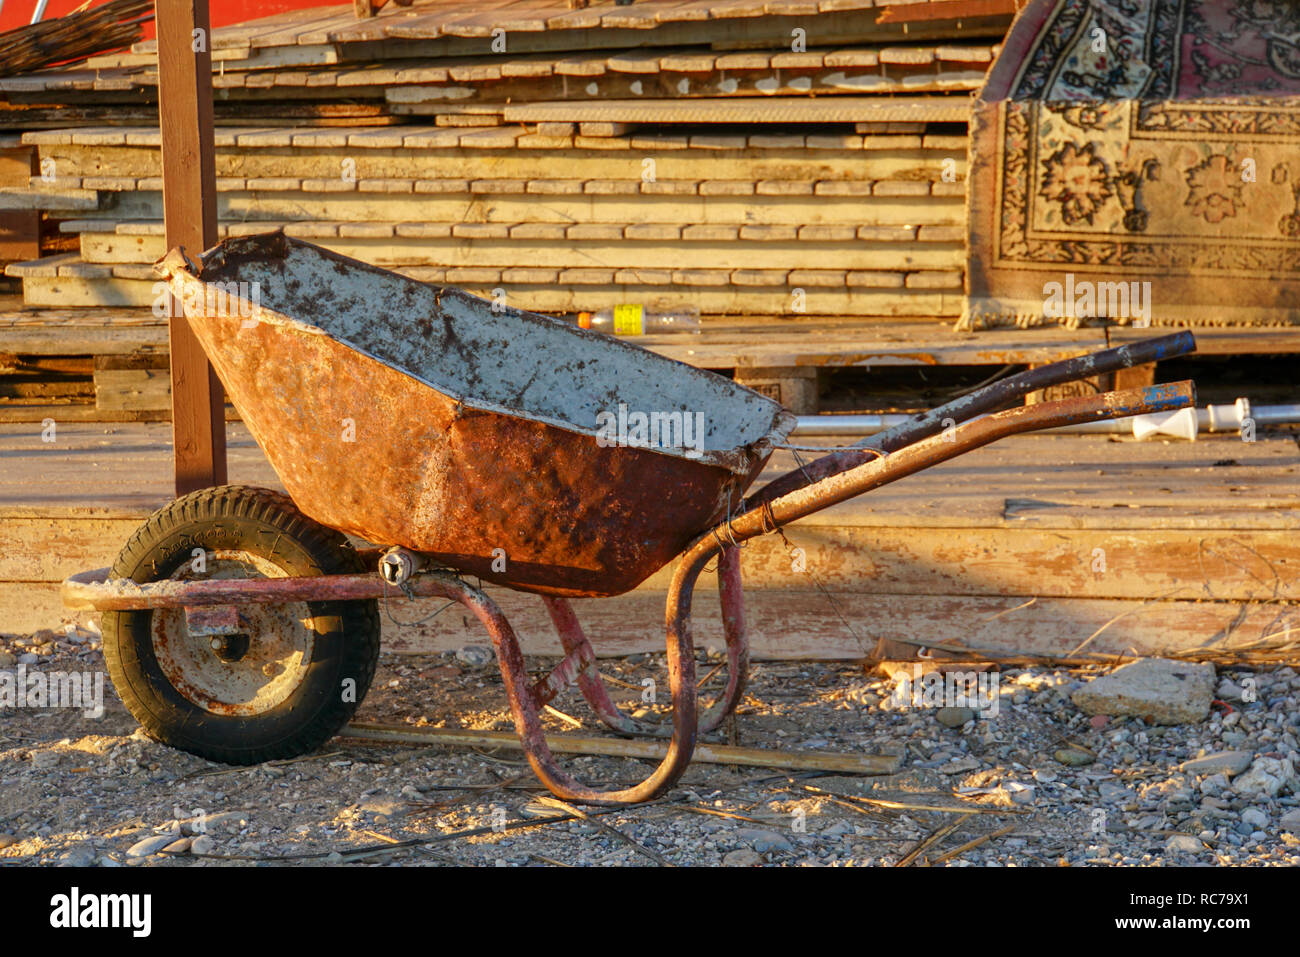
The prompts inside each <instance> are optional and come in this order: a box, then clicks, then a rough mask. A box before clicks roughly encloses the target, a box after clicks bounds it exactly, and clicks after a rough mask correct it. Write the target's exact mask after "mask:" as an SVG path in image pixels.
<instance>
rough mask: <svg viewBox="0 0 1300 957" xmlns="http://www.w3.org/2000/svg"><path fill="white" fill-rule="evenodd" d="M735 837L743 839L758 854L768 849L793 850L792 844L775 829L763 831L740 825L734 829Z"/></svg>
mask: <svg viewBox="0 0 1300 957" xmlns="http://www.w3.org/2000/svg"><path fill="white" fill-rule="evenodd" d="M736 839H737V840H740V841H744V842H745V843H746V844H748V845H749V846H750V847H752V848H753V849H754V850H756V851H758V852H759V853H760V854H766V853H767V852H768V851H793V850H794V845H793V844H791V843H790V842H789V841H788V840H786V838H785V837H783V836H782V835H780V834H778V833H777V832H776V831H764V830H760V829H759V828H755V827H742V828H740V830H738V831H736Z"/></svg>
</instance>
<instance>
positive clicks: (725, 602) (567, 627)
mask: <svg viewBox="0 0 1300 957" xmlns="http://www.w3.org/2000/svg"><path fill="white" fill-rule="evenodd" d="M718 590H719V596H720V600H721V603H722V629H723V634H724V635H725V637H726V643H727V687H726V689H725V690H724V692H723V693H722V695H721V696H720V697H719V698H718V699H717V700H716V701H714V702H713V703H712V704H711V705H709V707H707V708H705V709H703V710H702V711H701V712H700V721H699V732H700V734H707V733H708V732H710V731H713V730H715V729H716V728H717V727H718V725H720V724H722V722H723V721H724V720H725V719H726V717H727V715H729V714H731V712H732V711H733V710H735V707H736V705H737V704H738V703H739V702H740V698H741V696H742V695H743V694H744V693H745V685H746V683H747V681H748V680H749V643H748V641H747V639H746V634H745V608H744V596H743V594H742V593H741V587H740V552H739V551H738V550H737V549H734V548H728V549H725V550H724V551H723V553H722V554H721V555H720V556H719V557H718ZM543 601H544V602H545V603H546V610H547V612H549V613H550V616H551V622H552V623H553V624H554V625H555V630H556V632H557V633H558V634H559V636H560V643H561V644H562V645H563V646H564V651H565V654H566V655H569V656H572V655H574V654H575V653H577V652H578V650H579V649H580V648H582V647H583V646H584V645H585V646H586V647H588V648H590V647H591V645H590V643H589V642H588V639H587V636H586V634H585V633H584V632H583V630H582V625H581V623H580V622H579V621H578V616H577V614H576V613H575V612H574V610H573V606H572V605H571V604H570V603H569V602H568V600H566V599H564V598H550V597H546V598H544V599H543ZM578 688H579V690H581V691H582V696H583V697H584V698H586V699H587V704H588V705H590V706H591V710H592V711H594V712H595V713H596V717H598V718H600V720H601V721H602V722H603V723H604V724H605V726H606V727H608V728H610V729H611V730H613V731H616V732H617V733H619V734H624V735H628V736H635V737H663V736H665V735H666V734H667V732H666V731H665V730H664V729H663V728H661V727H659V726H657V725H652V724H648V723H646V722H643V721H638V720H637V719H635V718H633V717H631V716H630V715H628V714H626V713H625V712H624V711H623V710H622V709H621V708H620V707H619V706H618V705H616V704H615V703H614V701H613V699H612V698H611V697H610V696H609V691H608V689H607V688H606V687H605V682H604V681H603V680H602V679H601V677H600V674H599V673H598V672H595V670H594V669H592V671H590V672H583V673H581V674H579V675H578ZM548 700H549V699H548Z"/></svg>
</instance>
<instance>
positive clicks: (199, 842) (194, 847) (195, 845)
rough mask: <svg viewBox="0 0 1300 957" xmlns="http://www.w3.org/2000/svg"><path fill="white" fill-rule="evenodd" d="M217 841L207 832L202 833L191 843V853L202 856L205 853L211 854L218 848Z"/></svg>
mask: <svg viewBox="0 0 1300 957" xmlns="http://www.w3.org/2000/svg"><path fill="white" fill-rule="evenodd" d="M216 846H217V842H216V841H214V840H213V839H212V838H210V837H208V836H207V835H206V834H200V835H199V836H198V837H196V838H195V839H194V840H193V842H191V844H190V853H191V854H197V855H199V856H200V857H202V856H203V855H204V854H211V853H212V851H213V850H214V849H215V848H216Z"/></svg>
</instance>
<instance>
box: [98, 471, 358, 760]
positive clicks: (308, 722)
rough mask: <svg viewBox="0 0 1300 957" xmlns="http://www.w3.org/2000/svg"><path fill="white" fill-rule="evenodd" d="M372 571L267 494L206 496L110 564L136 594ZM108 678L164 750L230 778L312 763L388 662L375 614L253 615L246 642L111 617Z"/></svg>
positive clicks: (262, 607) (168, 622) (213, 492)
mask: <svg viewBox="0 0 1300 957" xmlns="http://www.w3.org/2000/svg"><path fill="white" fill-rule="evenodd" d="M361 571H364V569H363V568H362V565H361V561H360V559H359V558H358V557H357V555H356V552H355V551H354V550H353V549H352V547H351V545H350V544H349V543H348V541H347V539H346V538H345V537H344V536H343V535H342V534H341V533H340V532H337V531H334V530H333V529H329V528H326V527H325V526H323V525H320V524H319V523H317V522H314V521H312V520H311V519H309V518H307V516H305V515H303V514H302V512H300V511H298V509H297V507H296V506H295V505H294V504H293V502H292V500H290V499H289V498H288V496H285V495H282V494H280V493H278V492H273V491H270V490H269V489H262V488H251V487H248V486H238V485H226V486H222V487H220V488H211V489H203V490H201V491H198V492H193V493H191V494H189V495H186V496H184V497H182V498H179V499H177V500H176V501H175V502H172V503H171V504H170V505H168V506H166V507H165V508H163V509H161V510H159V511H158V512H155V513H154V514H153V516H151V517H150V518H149V520H148V521H147V522H145V524H144V525H142V526H141V527H140V529H139V530H138V531H137V532H136V533H135V535H134V536H132V538H131V540H130V541H129V542H127V544H126V546H125V547H124V548H123V549H122V553H121V554H120V555H118V557H117V561H116V562H115V563H114V564H113V568H112V577H113V578H124V579H132V580H134V581H137V582H142V583H143V582H156V581H165V580H168V579H172V580H198V579H211V578H249V577H259V578H260V577H269V578H280V577H299V576H312V575H330V574H353V573H356V572H361ZM101 627H102V631H103V636H104V659H105V662H106V663H107V665H108V672H109V675H110V677H111V678H112V681H113V686H114V687H115V688H116V689H117V692H118V695H119V696H120V697H121V699H122V701H123V703H124V704H125V705H126V707H127V710H128V711H130V712H131V714H132V715H133V716H134V717H135V718H136V720H137V721H139V722H140V724H141V726H142V727H143V728H144V731H145V733H146V734H148V735H149V736H150V737H152V738H154V739H155V740H158V741H161V742H162V743H163V744H166V745H169V746H171V747H174V748H179V749H180V750H183V751H188V752H190V753H191V754H197V755H199V756H200V757H204V758H208V759H209V760H213V761H221V762H223V763H226V764H256V763H258V762H261V761H270V760H276V759H281V758H291V757H295V756H297V755H300V754H305V753H307V752H310V751H314V750H316V749H317V748H319V747H320V746H321V745H322V744H324V743H325V741H327V740H328V739H329V738H331V737H333V736H334V735H335V734H336V733H337V732H338V730H339V729H340V728H341V727H342V726H343V725H344V724H345V723H346V722H347V721H348V720H349V719H350V718H351V717H352V715H353V713H354V712H355V711H356V709H357V705H358V704H360V702H361V700H362V699H363V698H364V697H365V694H366V691H367V690H368V689H369V688H370V682H371V679H372V678H373V677H374V674H375V665H376V664H377V662H378V660H379V610H378V605H377V603H376V602H375V601H373V600H369V601H336V602H293V603H289V604H282V605H267V604H256V603H249V604H244V605H240V606H238V625H237V626H236V627H237V633H233V634H221V635H213V634H209V633H205V632H204V630H203V629H201V628H195V629H194V630H195V631H196V632H198V634H191V631H190V627H189V626H188V625H187V623H186V617H185V612H184V610H182V609H152V610H147V611H124V612H106V613H105V614H104V618H103V623H102V626H101Z"/></svg>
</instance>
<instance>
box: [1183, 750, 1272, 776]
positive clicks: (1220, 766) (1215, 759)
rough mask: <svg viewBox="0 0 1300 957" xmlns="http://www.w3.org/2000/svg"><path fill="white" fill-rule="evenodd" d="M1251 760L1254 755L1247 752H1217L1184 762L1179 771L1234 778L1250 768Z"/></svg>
mask: <svg viewBox="0 0 1300 957" xmlns="http://www.w3.org/2000/svg"><path fill="white" fill-rule="evenodd" d="M1253 759H1254V755H1252V754H1251V753H1250V752H1249V751H1218V752H1215V753H1214V754H1206V755H1203V756H1202V757H1199V758H1192V759H1191V760H1190V761H1184V762H1183V763H1182V764H1181V765H1180V766H1179V770H1180V771H1185V772H1186V773H1188V774H1196V775H1202V774H1224V775H1227V776H1228V777H1234V776H1236V775H1238V774H1240V773H1241V772H1242V771H1244V770H1246V768H1248V767H1250V762H1251V761H1252V760H1253Z"/></svg>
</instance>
